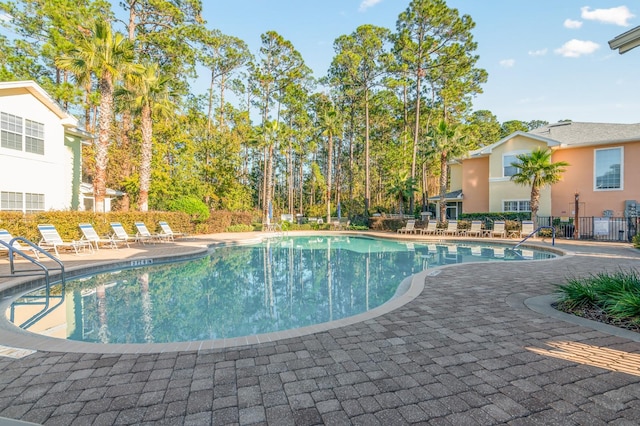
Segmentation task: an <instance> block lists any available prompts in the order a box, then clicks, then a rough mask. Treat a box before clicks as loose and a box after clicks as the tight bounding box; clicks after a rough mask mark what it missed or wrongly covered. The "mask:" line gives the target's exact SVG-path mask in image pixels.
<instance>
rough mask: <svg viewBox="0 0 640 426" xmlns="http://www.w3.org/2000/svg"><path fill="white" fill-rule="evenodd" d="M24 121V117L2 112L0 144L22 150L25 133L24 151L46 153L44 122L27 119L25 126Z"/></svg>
mask: <svg viewBox="0 0 640 426" xmlns="http://www.w3.org/2000/svg"><path fill="white" fill-rule="evenodd" d="M22 122H23V120H22V117H18V116H16V115H11V114H7V113H5V112H3V113H1V114H0V132H1V134H0V146H1V147H2V148H9V149H15V150H18V151H22V150H23V148H22V147H23V140H22V139H23V135H24V151H25V152H32V153H34V154H40V155H44V124H42V123H38V122H37V121H32V120H26V119H25V120H24V128H23V125H22Z"/></svg>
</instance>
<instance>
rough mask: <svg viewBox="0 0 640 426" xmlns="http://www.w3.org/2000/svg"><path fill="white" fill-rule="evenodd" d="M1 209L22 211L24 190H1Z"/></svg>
mask: <svg viewBox="0 0 640 426" xmlns="http://www.w3.org/2000/svg"><path fill="white" fill-rule="evenodd" d="M0 210H11V211H20V212H21V211H22V192H4V191H3V192H0Z"/></svg>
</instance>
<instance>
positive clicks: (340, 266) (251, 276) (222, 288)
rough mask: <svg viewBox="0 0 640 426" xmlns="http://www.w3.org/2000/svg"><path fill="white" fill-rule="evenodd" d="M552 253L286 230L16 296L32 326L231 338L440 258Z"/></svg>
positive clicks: (350, 297)
mask: <svg viewBox="0 0 640 426" xmlns="http://www.w3.org/2000/svg"><path fill="white" fill-rule="evenodd" d="M554 256H555V255H554V254H552V253H549V252H545V251H533V250H528V249H523V250H517V251H513V250H511V249H509V248H507V247H504V246H496V245H489V244H486V243H482V242H478V243H477V244H471V243H468V242H465V243H462V242H460V243H458V244H453V243H452V244H446V243H438V244H427V243H426V242H424V243H422V242H399V241H392V240H383V239H374V238H367V237H353V236H331V237H317V236H314V237H283V238H276V239H267V240H265V241H263V242H262V243H260V244H254V245H239V246H224V247H218V248H215V249H213V250H212V252H211V253H210V255H208V256H206V257H203V258H199V259H194V260H190V261H186V262H180V263H173V264H165V265H149V266H143V267H139V268H134V269H124V270H120V271H115V272H111V273H103V274H99V275H95V276H91V277H84V278H81V279H75V280H70V281H67V283H66V284H65V285H64V286H63V285H61V284H58V285H55V286H52V288H51V289H50V291H49V293H48V294H47V293H46V292H45V290H44V289H40V290H37V291H34V292H31V293H29V294H27V295H24V296H22V297H20V298H18V299H17V300H15V301H14V302H13V303H12V304H11V307H10V309H9V317H10V320H11V321H12V322H13V323H14V324H16V325H18V326H20V327H21V328H24V329H26V330H29V331H31V332H35V333H39V334H45V335H48V336H52V337H57V338H61V339H68V340H76V341H82V342H96V343H167V342H188V341H202V340H214V339H228V338H234V337H238V336H249V335H257V334H263V333H271V332H277V331H282V330H290V329H296V328H300V327H306V326H309V325H313V324H320V323H326V322H330V321H334V320H338V319H342V318H347V317H352V316H354V315H357V314H359V313H362V312H367V311H369V310H372V309H374V308H376V307H379V306H381V305H382V304H384V303H385V302H387V301H389V300H390V299H392V298H393V297H394V295H395V294H396V291H397V290H398V287H399V285H400V284H401V283H402V282H403V280H405V279H406V278H407V277H409V276H411V275H413V274H416V273H418V272H420V271H423V270H425V269H430V268H434V267H437V266H441V265H446V264H452V263H462V262H471V261H474V262H480V261H496V260H523V259H524V260H534V259H548V258H550V257H554Z"/></svg>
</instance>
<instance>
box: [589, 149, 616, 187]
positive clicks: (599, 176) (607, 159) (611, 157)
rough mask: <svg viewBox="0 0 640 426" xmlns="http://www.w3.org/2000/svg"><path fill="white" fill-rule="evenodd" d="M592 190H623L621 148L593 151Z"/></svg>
mask: <svg viewBox="0 0 640 426" xmlns="http://www.w3.org/2000/svg"><path fill="white" fill-rule="evenodd" d="M594 153H595V155H594V168H595V170H594V177H595V181H594V187H595V188H594V189H595V190H596V191H606V190H612V189H623V185H622V184H623V182H622V176H623V174H622V173H623V170H622V157H623V151H622V147H618V148H606V149H596V150H595V151H594Z"/></svg>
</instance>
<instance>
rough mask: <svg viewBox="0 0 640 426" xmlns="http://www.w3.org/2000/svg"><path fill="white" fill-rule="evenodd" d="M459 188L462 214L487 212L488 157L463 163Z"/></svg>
mask: <svg viewBox="0 0 640 426" xmlns="http://www.w3.org/2000/svg"><path fill="white" fill-rule="evenodd" d="M463 165H464V167H462V174H461V175H462V182H461V186H460V187H459V188H458V187H455V188H453V187H452V188H451V190H453V191H455V190H457V189H460V188H461V189H462V195H463V202H462V210H463V211H462V212H463V213H481V212H488V211H489V157H480V158H471V159H467V160H465V161H464V163H463Z"/></svg>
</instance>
